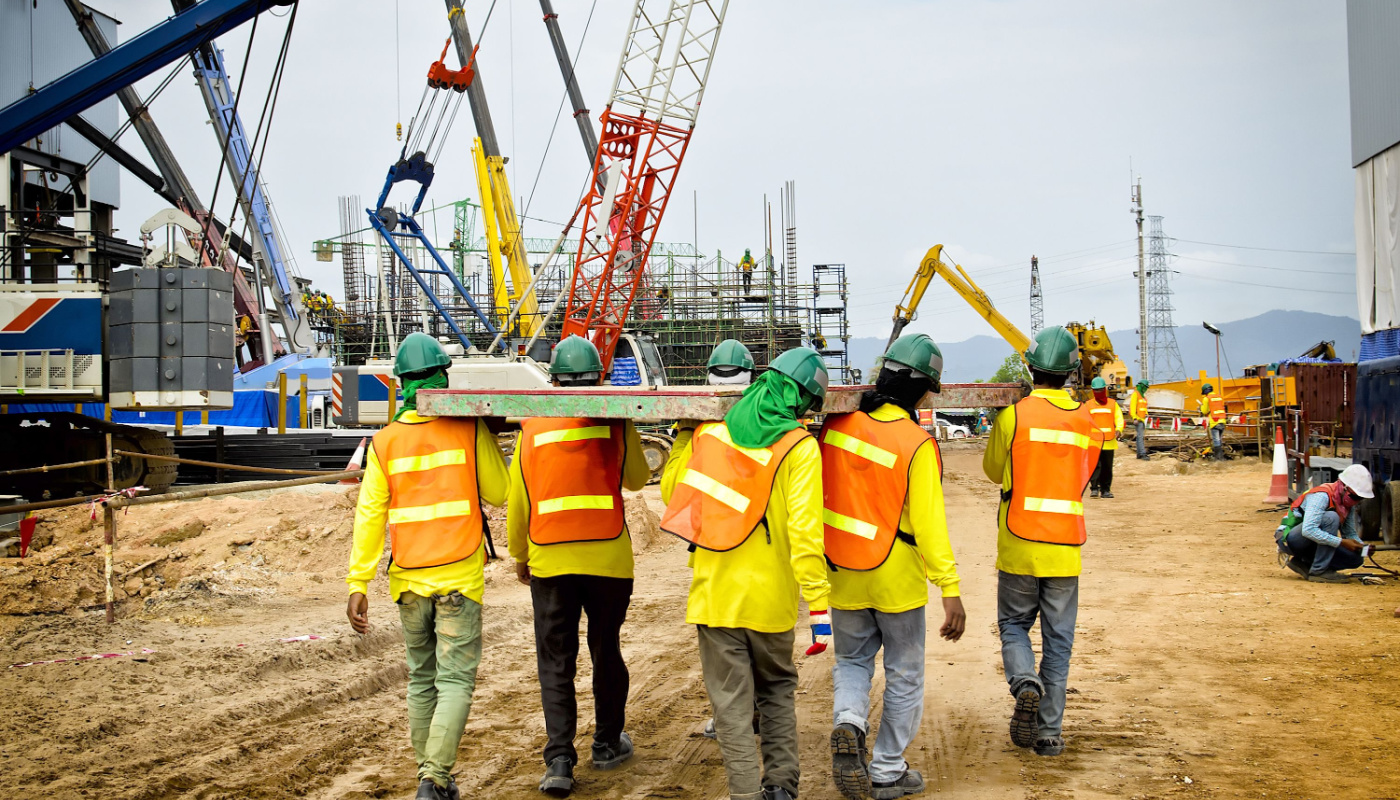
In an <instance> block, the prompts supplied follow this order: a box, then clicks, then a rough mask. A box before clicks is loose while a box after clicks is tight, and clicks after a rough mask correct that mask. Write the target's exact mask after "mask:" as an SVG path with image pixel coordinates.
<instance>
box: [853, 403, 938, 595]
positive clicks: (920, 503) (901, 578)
mask: <svg viewBox="0 0 1400 800" xmlns="http://www.w3.org/2000/svg"><path fill="white" fill-rule="evenodd" d="M870 416H871V417H872V418H874V419H875V420H877V421H879V422H893V421H895V420H898V419H909V414H908V412H906V411H905V410H904V409H902V408H900V407H899V406H895V405H889V404H886V405H883V406H880V407H879V408H877V409H875V410H874V411H873V412H871V414H870ZM935 447H936V445H935V444H934V443H933V441H932V440H930V441H927V442H925V443H923V444H922V445H920V446H919V449H918V450H915V451H914V458H913V461H911V462H910V464H909V492H908V494H907V495H906V496H905V498H904V509H903V510H902V511H901V512H900V515H899V529H900V530H902V531H907V532H909V533H912V534H914V540H915V541H916V542H917V543H918V545H917V546H915V545H910V544H908V543H907V542H904V541H902V540H899V539H896V540H895V542H894V547H893V549H891V550H890V555H889V558H887V559H885V563H883V564H881V565H880V566H878V567H876V568H875V569H872V570H865V571H857V570H850V569H837V570H832V569H831V568H830V565H829V564H828V567H827V579H828V580H829V581H830V582H831V607H832V608H839V609H841V610H842V611H856V610H858V609H863V608H873V609H875V610H877V611H883V612H885V613H887V614H898V613H900V612H902V611H909V610H911V609H915V608H921V607H923V606H925V605H928V585H927V584H926V583H925V581H928V582H930V583H932V584H933V585H935V586H937V587H938V588H939V589H940V590H941V592H942V594H943V596H944V597H957V596H959V594H960V590H959V587H958V567H957V564H956V562H955V561H954V560H953V545H952V543H950V542H949V541H948V524H947V521H946V518H945V516H944V513H943V478H942V476H941V475H940V474H939V471H938V458H937V456H936V455H935V454H934V448H935Z"/></svg>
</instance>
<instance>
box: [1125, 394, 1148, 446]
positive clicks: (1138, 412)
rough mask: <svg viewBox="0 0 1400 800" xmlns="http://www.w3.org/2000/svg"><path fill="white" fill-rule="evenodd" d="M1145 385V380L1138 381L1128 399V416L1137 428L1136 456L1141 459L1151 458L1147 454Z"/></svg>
mask: <svg viewBox="0 0 1400 800" xmlns="http://www.w3.org/2000/svg"><path fill="white" fill-rule="evenodd" d="M1147 386H1148V384H1147V381H1146V380H1140V381H1138V382H1137V386H1136V387H1134V389H1133V394H1132V397H1131V398H1130V399H1129V400H1128V416H1130V417H1132V418H1133V427H1134V428H1135V429H1136V430H1137V457H1138V459H1139V460H1141V461H1150V460H1151V459H1150V458H1149V457H1148V455H1147Z"/></svg>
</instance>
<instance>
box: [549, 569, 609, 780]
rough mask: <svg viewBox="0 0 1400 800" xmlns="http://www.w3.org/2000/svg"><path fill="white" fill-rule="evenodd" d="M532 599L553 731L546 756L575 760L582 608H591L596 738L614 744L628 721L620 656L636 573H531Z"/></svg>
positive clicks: (589, 634)
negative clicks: (616, 575) (629, 575)
mask: <svg viewBox="0 0 1400 800" xmlns="http://www.w3.org/2000/svg"><path fill="white" fill-rule="evenodd" d="M530 599H531V600H532V601H533V602H534V607H535V661H536V664H537V665H538V667H539V674H540V700H541V702H542V703H543V705H544V728H545V732H546V733H547V734H548V735H549V742H548V743H547V744H546V745H545V747H544V761H545V763H546V764H548V763H549V762H550V761H553V760H554V759H556V758H558V757H560V756H564V757H565V758H568V759H569V760H570V761H571V762H573V763H575V764H576V763H578V753H577V752H576V751H575V750H574V736H575V734H577V733H578V702H577V700H576V699H575V696H574V676H575V675H576V674H577V672H578V626H579V617H580V613H586V614H588V655H589V657H590V658H591V659H592V661H593V706H594V712H595V716H596V722H597V725H596V727H595V729H594V732H593V741H595V742H599V743H603V744H615V743H616V742H617V741H618V739H619V738H621V736H622V728H623V725H624V724H625V723H626V721H627V688H628V676H627V665H626V664H625V663H623V661H622V643H621V641H620V639H619V634H620V632H621V630H622V622H623V620H625V619H626V618H627V606H628V604H630V603H631V601H632V579H631V578H603V577H599V576H597V575H556V576H555V577H552V578H531V579H530Z"/></svg>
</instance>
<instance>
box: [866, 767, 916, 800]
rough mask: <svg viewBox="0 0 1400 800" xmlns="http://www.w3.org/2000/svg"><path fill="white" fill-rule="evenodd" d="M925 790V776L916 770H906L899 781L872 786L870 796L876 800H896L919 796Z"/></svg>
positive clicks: (873, 784)
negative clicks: (913, 795)
mask: <svg viewBox="0 0 1400 800" xmlns="http://www.w3.org/2000/svg"><path fill="white" fill-rule="evenodd" d="M925 788H926V787H925V786H924V776H923V775H920V774H919V771H918V770H916V769H906V770H905V771H904V774H903V775H900V776H899V779H898V780H893V781H890V782H889V783H872V784H870V796H871V797H872V798H874V800H895V798H897V797H904V796H906V795H911V794H918V793H920V792H922V791H923V790H924V789H925Z"/></svg>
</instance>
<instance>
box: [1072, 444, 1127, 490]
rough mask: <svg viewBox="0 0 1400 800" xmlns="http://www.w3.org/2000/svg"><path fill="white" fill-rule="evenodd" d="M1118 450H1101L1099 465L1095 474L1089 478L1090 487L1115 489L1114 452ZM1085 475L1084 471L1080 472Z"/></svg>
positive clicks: (1095, 468)
mask: <svg viewBox="0 0 1400 800" xmlns="http://www.w3.org/2000/svg"><path fill="white" fill-rule="evenodd" d="M1116 452H1118V451H1117V450H1100V451H1099V465H1098V466H1097V467H1094V475H1093V477H1091V478H1090V479H1089V488H1090V489H1096V490H1098V491H1100V492H1111V491H1113V454H1114V453H1116ZM1079 474H1081V475H1083V474H1084V473H1082V472H1081V473H1079Z"/></svg>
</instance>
